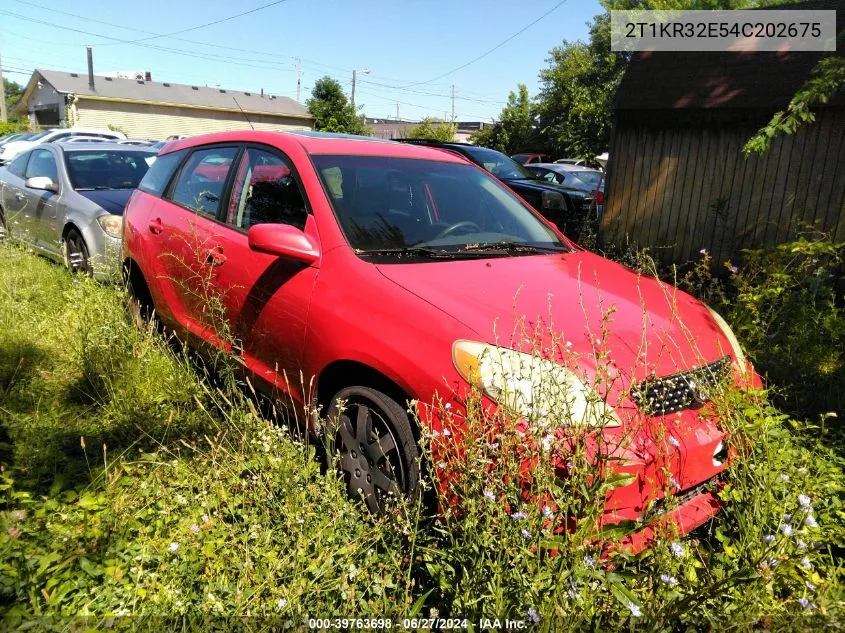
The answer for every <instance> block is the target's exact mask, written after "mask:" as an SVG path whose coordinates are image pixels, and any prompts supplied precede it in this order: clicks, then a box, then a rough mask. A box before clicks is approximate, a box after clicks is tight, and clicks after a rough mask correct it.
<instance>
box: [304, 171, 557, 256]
mask: <svg viewBox="0 0 845 633" xmlns="http://www.w3.org/2000/svg"><path fill="white" fill-rule="evenodd" d="M312 160H313V162H314V165H315V167H316V168H317V172H318V173H319V175H320V178H321V180H322V182H323V187H324V190H325V191H326V193H327V195H328V198H329V200H330V202H331V204H332V207H333V208H334V212H335V216H336V217H337V219H338V223H339V224H340V227H341V229H342V230H343V233H344V235H345V236H346V239H347V241H348V242H349V244H350V246H351V247H352V248H353V249H355V250H356V252H357V253H358V254H359V255H364V256H366V255H367V253H368V252H369V253H375V252H378V251H385V250H395V249H399V250H401V249H407V248H414V247H418V248H427V249H433V250H436V251H437V252H438V254H444V253H447V254H455V255H460V254H465V255H466V256H470V253H471V251H477V250H480V249H481V247H484V246H485V245H491V246H492V245H501V244H503V243H507V244H510V245H518V246H524V247H526V249H525V251H524V252H528V250H529V249H528V247H536V248H542V249H567V248H568V247H567V245H566V244H565V243H563V242H562V241H561V240H560V239H559V237H558V236H557V235H556V234H555V233H554V231H552V230H551V229H550V228H549V227H548V226H547V225H546V224H545V223H544V222H543V221H541V220H540V219H539V218H538V217H537V216H536V215H534V213H533V212H532V211H531V210H529V209H528V208H527V207H526V206H525V205H524V204H523V203H522V202H520V201H519V199H518V198H516V197H515V196H514V194H513V193H511V192H510V191H509V190H508V189H506V188H504V187H503V186H501V185H500V184H499V183H498V182H496V181H495V180H493V179H492V178H491V177H490V176H489V175H488V174H487V173H485V172H483V171H481V170H479V169H477V168H476V167H473V166H471V165H467V164H462V163H449V162H440V161H432V160H415V159H409V158H389V157H382V156H313V157H312ZM521 252H523V251H520V253H521Z"/></svg>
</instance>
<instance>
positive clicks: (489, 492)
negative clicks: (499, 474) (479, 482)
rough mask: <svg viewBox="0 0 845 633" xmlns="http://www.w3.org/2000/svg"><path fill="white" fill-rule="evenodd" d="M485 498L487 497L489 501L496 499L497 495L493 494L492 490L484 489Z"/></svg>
mask: <svg viewBox="0 0 845 633" xmlns="http://www.w3.org/2000/svg"><path fill="white" fill-rule="evenodd" d="M484 498H485V499H487V500H488V501H495V500H496V495H494V494H493V491H492V490H485V491H484Z"/></svg>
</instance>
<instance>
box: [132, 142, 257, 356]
mask: <svg viewBox="0 0 845 633" xmlns="http://www.w3.org/2000/svg"><path fill="white" fill-rule="evenodd" d="M239 152H240V146H238V145H222V146H200V147H198V148H196V149H195V150H194V151H192V152H191V153H190V155H189V156H188V157H187V158H186V159H185V162H184V163H183V164H182V167H181V169H180V171H179V173H178V174H177V176H176V177H175V179H174V181H173V182H172V183H171V185H170V187H169V189H168V191H167V192H165V196H164V198H163V199H161V200H159V201H158V202H157V203H156V204H155V206H154V207H153V209H152V211H151V212H150V213H149V218H148V221H147V223H148V229H149V239H150V241H151V251H152V252H154V253H155V256H154V257H153V258H152V261H151V263H152V267H153V274H154V275H155V276H156V278H157V284H156V285H157V286H158V287H159V288H160V290H161V293H162V295H163V297H162V299H163V302H164V303H166V305H167V310H166V314H165V313H163V314H162V316H163V317H165V318H169V319H170V320H172V323H170V324H169V325H171V326H172V327H175V328H176V329H177V330H179V331H180V332H181V333H183V334H185V335H187V338H188V339H190V340H191V342H194V343H196V342H203V343H208V344H211V345H212V346H214V347H223V346H225V339H226V337H225V336H224V333H223V329H224V322H223V317H222V305H223V302H222V299H221V297H220V293H219V291H218V290H217V288H216V269H217V267H218V266H219V265H220V264H221V263H222V262H223V259H222V258H221V257H220V255H219V251H218V247H219V243H218V240H219V237H220V233H221V231H222V226H221V225H220V223H218V222H217V215H218V212H219V211H220V208H221V204H222V200H223V199H224V196H225V191H226V188H227V186H228V182H229V174H230V171H231V169H232V166H233V165H234V164H235V159H236V157H237V156H238V153H239Z"/></svg>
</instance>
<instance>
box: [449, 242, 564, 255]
mask: <svg viewBox="0 0 845 633" xmlns="http://www.w3.org/2000/svg"><path fill="white" fill-rule="evenodd" d="M460 250H461V251H463V252H476V253H477V252H481V251H486V252H502V251H505V252H507V253H568V252H569V251H570V250H571V249H569V248H568V247H567V246H563V245H561V246H541V245H538V244H527V243H525V242H511V241H507V240H503V241H501V242H481V243H478V244H467V245H466V246H462V247H461V249H460Z"/></svg>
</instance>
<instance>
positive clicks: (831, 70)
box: [742, 56, 845, 156]
mask: <svg viewBox="0 0 845 633" xmlns="http://www.w3.org/2000/svg"><path fill="white" fill-rule="evenodd" d="M843 88H845V57H836V56H834V57H825V58H824V59H822V60H820V61H819V62H818V63H817V64H816V66H815V67H814V68H813V71H812V73H811V76H810V79H808V80H807V82H806V83H805V84H804V85H803V86H801V88H800V89H799V90H798V92H796V93H795V96H793V97H792V100H791V101H790V102H789V106H788V107H787V109H786V112H783V111H780V112H775V114H774V116H773V117H772V119H771V120H770V121H769V122H768V123H767V124H766V125H765V126H764V127H762V128H761V129H760V130H759V131H758V132H757V133H756V134H755V135H754V136H752V137H751V138H750V139H749V140H748V142H747V143H746V144H745V146H744V147H743V148H742V153H743V154H745V155H746V156H750V155H751V154H762V153H763V152H765V151H766V150H767V149H768V148H769V144H770V143H771V142H772V139H774V138H775V137H776V136H778V135H780V134H794V133H795V131H796V130H797V129H798V128H799V127H801V126H802V125H805V124H807V123H812V122H813V121H815V120H816V115H815V114H814V113H813V111H812V110H811V109H810V108H811V107H812V106H815V105H819V104H824V103H827V102H828V100H830V98H831V97H832V96H833V95H835V94H836V93H837V92H839V91H840V90H842V89H843Z"/></svg>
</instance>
